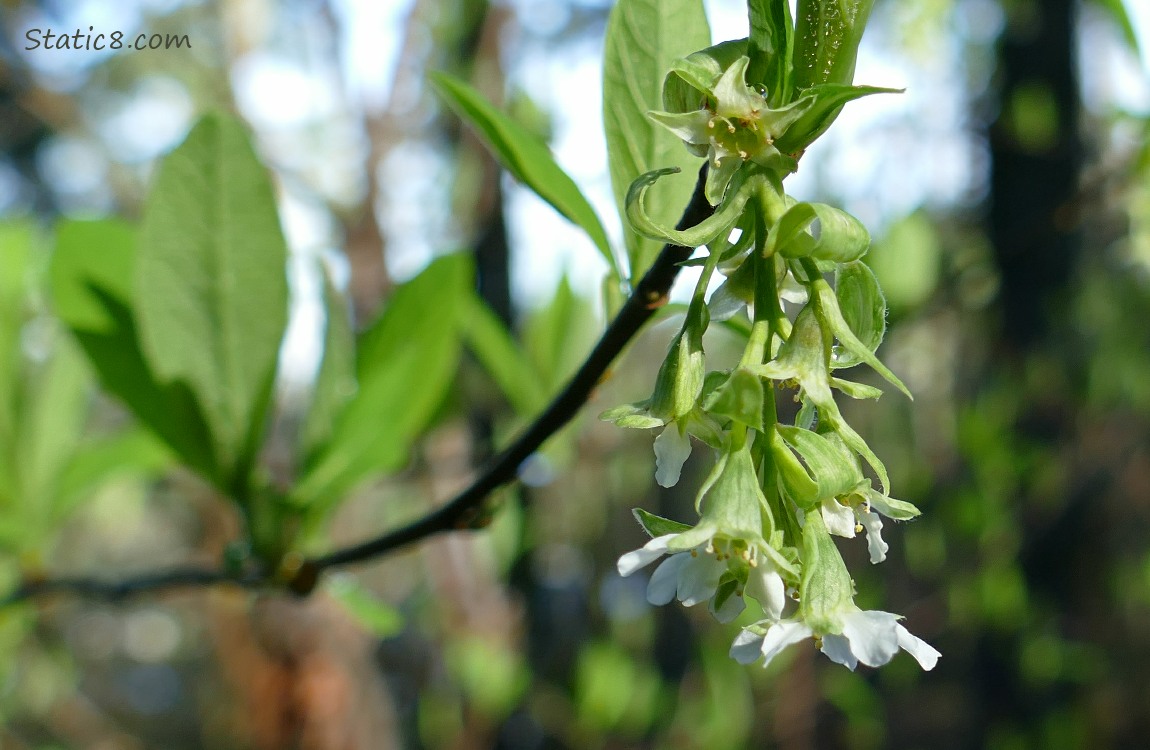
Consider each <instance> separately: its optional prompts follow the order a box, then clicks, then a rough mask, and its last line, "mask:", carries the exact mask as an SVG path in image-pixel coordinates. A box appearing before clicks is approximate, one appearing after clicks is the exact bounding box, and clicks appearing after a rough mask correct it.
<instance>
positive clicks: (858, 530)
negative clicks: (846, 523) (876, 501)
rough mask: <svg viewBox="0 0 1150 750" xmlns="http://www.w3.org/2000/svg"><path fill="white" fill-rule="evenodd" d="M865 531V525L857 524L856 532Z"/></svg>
mask: <svg viewBox="0 0 1150 750" xmlns="http://www.w3.org/2000/svg"><path fill="white" fill-rule="evenodd" d="M862 532H863V525H862V524H861V523H856V524H855V533H856V534H861V533H862Z"/></svg>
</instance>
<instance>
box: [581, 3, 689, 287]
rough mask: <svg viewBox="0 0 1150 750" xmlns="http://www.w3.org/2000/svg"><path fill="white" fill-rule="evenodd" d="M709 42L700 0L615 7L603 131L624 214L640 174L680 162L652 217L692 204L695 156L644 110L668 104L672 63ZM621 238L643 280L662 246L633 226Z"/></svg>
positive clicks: (669, 220)
mask: <svg viewBox="0 0 1150 750" xmlns="http://www.w3.org/2000/svg"><path fill="white" fill-rule="evenodd" d="M710 43H711V32H710V28H709V27H708V25H707V16H706V13H704V12H703V4H702V2H701V0H619V2H618V3H616V5H615V7H614V8H612V10H611V15H610V16H609V18H608V20H607V36H606V40H605V41H604V48H603V128H604V130H605V131H606V135H607V160H608V163H609V166H610V171H611V187H612V188H613V189H614V193H615V202H616V205H618V207H619V215H620V216H621V217H623V216H625V214H626V210H627V205H626V198H627V190H628V188H629V187H630V186H631V183H632V182H633V181H634V180H635V178H636V177H638V176H639V175H641V174H644V173H645V172H650V171H651V170H653V169H660V168H663V167H680V168H681V169H682V172H681V173H679V174H676V175H675V176H674V177H671V178H668V179H665V180H663V181H661V182H660V183H659V184H658V185H657V186H656V187H655V188H654V196H653V200H652V204H653V205H654V206H655V208H654V209H653V215H652V218H653V219H654V220H655V221H657V222H659V223H661V224H665V225H668V226H673V225H674V224H675V222H676V221H677V220H678V218H679V214H680V213H681V212H682V210H683V207H684V206H686V205H687V201H688V199H689V198H690V196H691V191H692V190H693V189H694V185H695V177H694V174H695V172H696V167H695V166H694V165H695V164H697V161H696V159H695V157H693V156H692V155H691V154H690V152H688V151H687V149H686V148H684V147H683V144H682V142H681V141H680V140H679V139H678V138H677V137H676V136H675V135H674V134H673V133H671V132H669V131H667V130H666V129H665V128H662V127H660V126H659V125H657V124H655V123H654V122H652V121H651V120H649V119H648V118H647V112H649V111H651V110H661V109H663V78H664V76H665V75H666V74H667V71H668V70H669V69H670V68H671V65H672V63H674V62H675V60H677V59H679V58H682V57H685V56H687V55H689V54H691V53H693V52H694V51H695V50H697V49H700V48H702V47H706V46H707V45H709V44H710ZM623 223H624V226H625V227H626V224H627V222H626V221H624V222H623ZM624 236H625V239H626V243H627V257H628V259H629V261H630V265H631V277H632V278H633V279H638V278H640V277H641V276H642V275H643V273H644V272H645V271H646V270H647V267H648V266H650V265H651V263H652V261H654V259H655V256H656V255H657V254H658V253H659V249H660V247H661V243H660V242H659V241H657V240H654V239H651V238H648V237H644V236H642V235H640V234H638V233H637V232H635V231H633V230H631V229H630V228H629V227H626V228H625V230H624Z"/></svg>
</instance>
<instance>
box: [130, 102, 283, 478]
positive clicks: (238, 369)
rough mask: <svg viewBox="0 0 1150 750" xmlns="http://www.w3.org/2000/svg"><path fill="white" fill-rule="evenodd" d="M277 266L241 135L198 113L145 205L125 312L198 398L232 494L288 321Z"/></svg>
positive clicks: (276, 229)
mask: <svg viewBox="0 0 1150 750" xmlns="http://www.w3.org/2000/svg"><path fill="white" fill-rule="evenodd" d="M286 262H287V247H286V245H285V243H284V238H283V234H282V232H281V231H280V223H279V218H278V215H277V213H276V204H275V196H274V195H273V193H272V185H271V181H270V180H269V179H268V175H267V172H266V170H265V169H264V168H263V166H262V165H261V164H260V162H259V159H258V158H257V157H256V154H255V152H254V151H253V150H252V146H251V144H250V143H249V141H248V136H247V133H246V132H245V131H244V128H243V127H242V126H241V125H240V124H239V123H238V122H236V121H235V120H232V119H230V118H227V117H225V116H223V115H209V116H207V117H204V118H203V119H201V120H200V121H199V123H197V124H196V126H195V128H193V130H192V132H191V133H190V134H189V135H188V137H187V139H186V140H185V141H184V143H183V144H182V145H180V146H179V147H178V148H177V149H176V150H175V151H173V152H172V153H171V154H169V155H168V156H167V157H166V158H165V159H164V161H163V162H162V164H161V165H160V168H159V174H158V176H157V178H156V180H155V184H154V185H153V187H152V191H151V194H150V196H149V198H148V202H147V208H146V210H145V212H144V221H143V224H142V226H141V229H140V245H139V252H138V257H137V259H136V305H135V307H136V313H137V315H138V321H139V323H138V324H139V332H140V341H141V346H142V349H143V351H144V355H145V357H146V359H147V361H148V363H149V364H150V365H151V367H152V369H153V371H154V373H155V374H156V377H157V378H159V379H160V380H161V381H163V382H166V383H183V384H185V385H186V386H187V388H188V389H189V390H190V391H191V393H192V394H194V395H195V397H196V398H197V399H198V401H199V403H200V405H201V407H202V408H203V410H204V416H205V418H206V421H207V423H208V426H209V427H210V430H211V436H212V441H213V445H214V447H215V451H216V456H217V459H218V462H219V465H220V468H221V472H222V476H223V478H224V480H225V485H226V486H227V487H228V488H229V489H231V490H233V491H235V492H239V493H241V494H246V488H245V487H244V483H245V482H246V480H247V473H248V471H249V470H250V467H251V464H252V463H253V461H254V459H255V455H256V452H257V451H258V449H259V446H260V442H261V439H262V436H263V432H264V421H265V419H264V417H265V415H266V413H267V409H268V406H269V402H270V398H271V389H272V383H273V380H274V378H275V370H276V361H277V357H278V354H279V348H280V340H281V339H282V337H283V332H284V327H285V325H286V324H287V301H288V297H287V295H288V291H287V277H286V269H285V266H286Z"/></svg>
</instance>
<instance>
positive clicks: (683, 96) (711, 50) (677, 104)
mask: <svg viewBox="0 0 1150 750" xmlns="http://www.w3.org/2000/svg"><path fill="white" fill-rule="evenodd" d="M746 54H747V40H746V39H732V40H730V41H726V42H721V43H719V44H716V45H714V46H713V47H707V48H706V49H702V50H699V51H698V52H694V53H692V54H690V55H687V56H686V57H684V58H681V59H679V60H677V61H675V63H674V64H673V65H672V66H671V70H670V72H669V73H667V77H666V78H665V79H664V80H663V107H664V108H665V109H666V110H667V111H668V112H694V111H695V110H698V109H701V108H702V107H703V106H704V105H706V104H707V97H708V96H709V95H710V92H711V91H713V90H714V88H715V84H716V83H718V81H719V78H721V77H722V75H723V72H724V71H725V70H726V69H727V68H729V67H731V65H733V64H734V62H735V61H736V60H738V59H739V58H740V57H743V56H744V55H746Z"/></svg>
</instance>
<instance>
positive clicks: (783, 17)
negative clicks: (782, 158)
mask: <svg viewBox="0 0 1150 750" xmlns="http://www.w3.org/2000/svg"><path fill="white" fill-rule="evenodd" d="M747 12H748V15H749V17H750V22H751V36H750V44H749V45H748V48H747V51H748V53H749V56H750V58H751V64H750V65H749V66H748V67H747V83H748V84H749V85H751V86H754V85H755V84H762V86H763V87H764V88H765V89H766V90H767V97H768V102H769V104H770V105H771V107H772V108H774V109H778V108H779V107H782V106H783V105H785V104H789V103H790V101H791V87H792V82H793V75H794V71H793V69H792V65H793V55H794V46H795V36H794V34H795V29H794V21H793V20H792V19H791V4H790V2H789V1H788V0H750V1H749V2H748V3H747Z"/></svg>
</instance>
